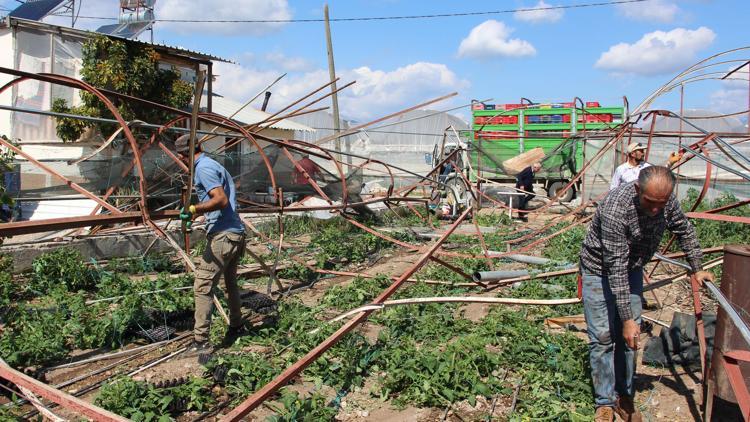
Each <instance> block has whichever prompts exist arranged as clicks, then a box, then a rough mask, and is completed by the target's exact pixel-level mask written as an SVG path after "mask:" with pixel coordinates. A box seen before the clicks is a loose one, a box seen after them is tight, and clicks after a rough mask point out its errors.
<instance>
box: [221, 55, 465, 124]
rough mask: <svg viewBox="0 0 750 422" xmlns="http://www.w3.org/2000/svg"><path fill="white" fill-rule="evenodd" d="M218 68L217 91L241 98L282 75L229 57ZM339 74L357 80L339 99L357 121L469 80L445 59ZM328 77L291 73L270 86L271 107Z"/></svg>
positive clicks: (314, 72)
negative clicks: (237, 61)
mask: <svg viewBox="0 0 750 422" xmlns="http://www.w3.org/2000/svg"><path fill="white" fill-rule="evenodd" d="M215 72H216V74H217V75H218V76H217V80H216V83H215V84H214V92H216V93H217V94H221V95H224V96H227V97H229V98H232V99H233V100H236V101H238V102H242V103H244V102H245V101H247V99H249V98H250V97H252V96H253V95H255V94H256V93H257V92H258V91H259V90H260V89H262V88H263V87H265V86H266V85H267V84H268V83H269V82H271V81H273V80H274V79H275V78H276V77H278V72H274V71H264V70H258V69H257V68H254V67H246V66H240V65H234V64H227V63H217V64H216V65H215ZM339 76H340V77H341V79H340V82H339V86H341V85H343V84H344V83H348V82H350V81H352V80H356V81H357V83H356V84H354V85H353V86H351V87H349V88H346V89H344V90H342V91H340V92H339V105H340V108H341V114H342V116H343V117H344V118H347V119H353V120H358V121H366V120H372V119H374V118H377V117H380V116H384V115H386V114H390V113H392V112H394V111H398V110H401V109H404V108H407V107H410V106H413V105H415V104H418V103H420V102H422V101H424V100H428V99H431V98H434V97H438V96H441V95H444V94H448V93H450V92H453V91H456V90H460V89H464V88H467V87H468V86H469V83H468V82H467V81H465V80H462V79H460V78H458V76H456V74H455V73H454V72H453V71H451V70H450V69H449V68H448V67H447V66H446V65H444V64H437V63H426V62H417V63H413V64H410V65H407V66H404V67H400V68H398V69H395V70H392V71H384V70H376V69H370V68H369V67H359V68H356V69H345V70H342V71H340V72H339ZM326 82H328V71H327V70H324V69H318V70H312V71H309V72H305V73H297V74H293V75H288V76H287V77H286V78H284V79H282V80H281V81H280V82H279V83H278V84H276V85H275V86H274V87H273V88H272V89H271V90H272V91H273V96H272V97H271V101H270V104H269V110H274V109H279V108H281V107H283V106H285V105H287V104H289V103H291V102H292V101H294V100H297V99H298V98H300V97H302V96H303V95H306V94H308V93H309V92H311V91H312V90H314V89H316V88H318V87H320V86H321V85H323V84H325V83H326ZM315 97H317V96H315ZM315 97H311V99H312V98H315ZM318 105H322V106H327V105H330V101H328V100H324V101H322V102H321V103H318V104H316V106H318ZM255 106H256V107H257V106H258V105H257V104H255ZM316 106H313V107H316Z"/></svg>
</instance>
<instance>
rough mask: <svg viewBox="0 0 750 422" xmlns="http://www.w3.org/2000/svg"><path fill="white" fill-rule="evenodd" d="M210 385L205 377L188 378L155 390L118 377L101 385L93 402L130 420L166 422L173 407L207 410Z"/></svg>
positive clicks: (210, 401) (143, 384) (149, 386)
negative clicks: (182, 382) (171, 385)
mask: <svg viewBox="0 0 750 422" xmlns="http://www.w3.org/2000/svg"><path fill="white" fill-rule="evenodd" d="M210 386H211V382H210V381H208V380H205V379H202V378H192V379H190V381H189V382H187V383H185V384H182V385H179V386H177V387H169V388H162V389H159V388H156V387H154V386H153V385H151V384H147V383H145V382H141V381H134V380H133V379H131V378H128V377H120V378H116V379H115V380H114V381H112V382H111V383H107V384H104V385H103V386H102V388H101V389H100V390H99V394H98V395H97V396H96V398H95V399H94V403H95V404H97V405H99V406H101V407H103V408H104V409H107V410H109V411H111V412H114V413H117V414H118V415H120V416H125V417H127V418H130V419H132V420H134V421H144V422H145V421H170V420H172V418H171V417H170V414H171V413H174V410H175V409H179V410H181V411H182V410H187V411H191V410H195V411H203V410H206V409H208V408H209V407H210V406H211V405H212V404H213V403H214V399H213V397H212V396H211V392H210V390H209V388H210Z"/></svg>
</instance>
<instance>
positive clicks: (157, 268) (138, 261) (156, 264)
mask: <svg viewBox="0 0 750 422" xmlns="http://www.w3.org/2000/svg"><path fill="white" fill-rule="evenodd" d="M106 268H107V270H109V271H116V272H121V273H125V274H143V273H151V272H162V271H166V272H171V271H173V270H174V269H175V266H174V265H173V263H172V260H171V259H170V257H169V256H168V255H164V254H149V255H146V256H134V257H128V258H114V259H112V260H110V261H109V262H108V263H107V267H106Z"/></svg>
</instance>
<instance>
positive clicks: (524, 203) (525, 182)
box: [516, 163, 542, 221]
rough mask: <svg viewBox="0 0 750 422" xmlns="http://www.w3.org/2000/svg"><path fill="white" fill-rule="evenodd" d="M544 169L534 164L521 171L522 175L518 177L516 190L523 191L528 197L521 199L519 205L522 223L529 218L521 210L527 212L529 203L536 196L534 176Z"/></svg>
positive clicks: (519, 216) (538, 164) (539, 164)
mask: <svg viewBox="0 0 750 422" xmlns="http://www.w3.org/2000/svg"><path fill="white" fill-rule="evenodd" d="M541 169H542V164H541V163H534V164H532V165H530V166H528V167H526V168H525V169H523V170H521V172H520V173H518V174H517V175H516V189H520V190H523V191H524V192H525V193H526V195H524V196H522V197H520V198H521V200H520V202H519V204H518V209H519V213H518V218H520V219H521V220H522V221H527V220H528V218H527V217H526V214H525V213H523V212H520V210H526V209H527V207H528V205H529V201H530V200H531V199H532V198H533V197H534V196H535V195H534V174H535V173H538V172H539V170H541Z"/></svg>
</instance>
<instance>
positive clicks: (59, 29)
mask: <svg viewBox="0 0 750 422" xmlns="http://www.w3.org/2000/svg"><path fill="white" fill-rule="evenodd" d="M2 26H20V27H25V28H31V29H36V30H41V31H50V32H54V33H59V34H62V35H67V36H72V37H78V38H84V39H86V38H90V37H92V36H96V35H105V36H108V37H110V38H116V39H118V40H123V41H125V42H129V43H135V44H141V45H147V46H149V47H152V48H154V49H155V50H156V51H162V52H165V53H167V54H171V55H174V56H182V57H186V58H189V59H193V60H199V61H217V62H225V63H233V62H232V61H231V60H227V59H224V58H221V57H218V56H214V55H211V54H206V53H201V52H199V51H193V50H188V49H185V48H180V47H175V46H171V45H166V44H156V43H154V44H152V43H149V42H145V41H138V40H131V39H128V38H122V37H117V36H114V35H107V34H102V33H99V32H95V31H86V30H83V29H75V28H70V27H67V26H59V25H52V24H49V23H46V22H39V21H33V20H28V19H19V18H14V17H10V16H8V17H6V19H4V20H2V21H0V27H2Z"/></svg>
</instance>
